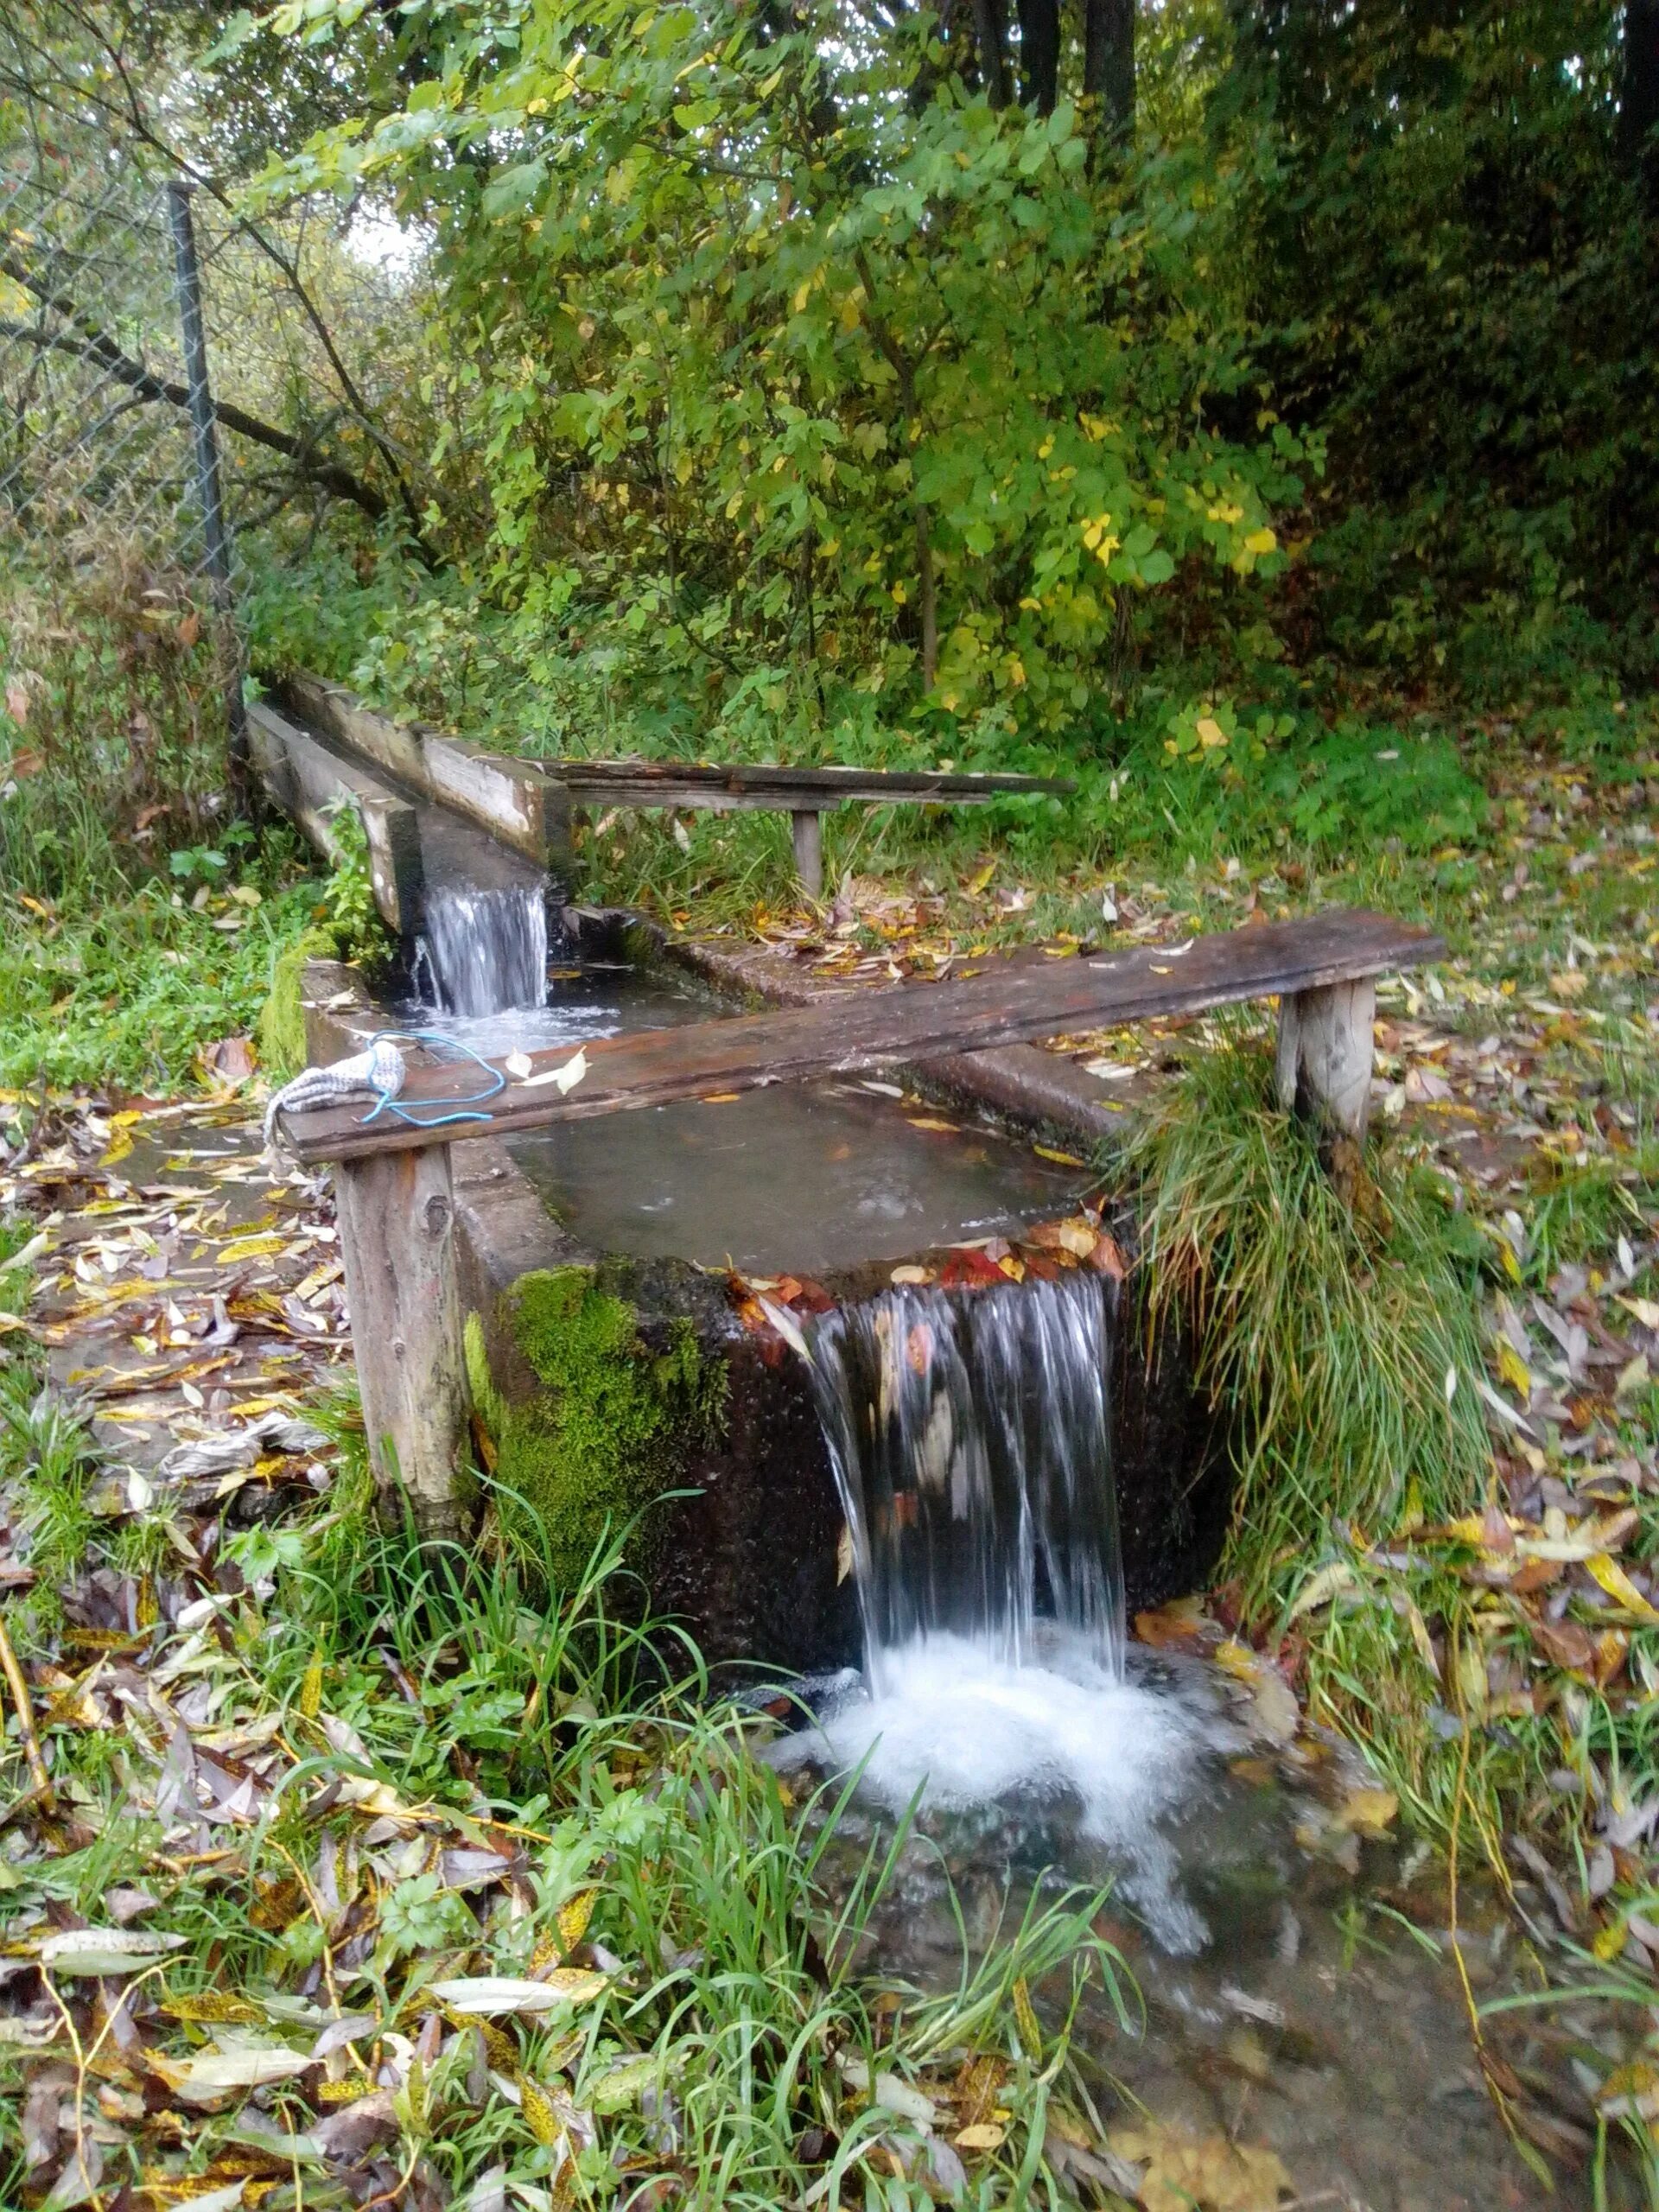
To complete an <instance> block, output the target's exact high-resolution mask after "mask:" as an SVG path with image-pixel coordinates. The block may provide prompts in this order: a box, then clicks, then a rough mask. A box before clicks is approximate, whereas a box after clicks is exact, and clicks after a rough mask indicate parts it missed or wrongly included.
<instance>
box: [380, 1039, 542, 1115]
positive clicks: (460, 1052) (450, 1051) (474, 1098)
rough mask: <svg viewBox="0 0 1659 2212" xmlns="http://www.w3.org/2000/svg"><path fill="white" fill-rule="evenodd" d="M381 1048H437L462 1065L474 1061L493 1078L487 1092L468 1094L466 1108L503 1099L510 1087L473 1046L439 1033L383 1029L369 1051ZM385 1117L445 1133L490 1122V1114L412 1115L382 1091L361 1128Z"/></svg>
mask: <svg viewBox="0 0 1659 2212" xmlns="http://www.w3.org/2000/svg"><path fill="white" fill-rule="evenodd" d="M377 1045H435V1046H437V1047H438V1048H439V1051H440V1052H441V1054H442V1055H443V1056H444V1057H446V1058H449V1059H451V1060H453V1061H455V1062H457V1063H458V1062H460V1061H462V1060H470V1061H471V1062H472V1063H473V1065H474V1067H476V1068H479V1069H481V1070H482V1071H483V1072H484V1074H485V1075H486V1076H487V1077H489V1088H488V1089H487V1090H472V1091H468V1092H467V1095H466V1096H465V1097H464V1098H463V1099H462V1100H461V1102H460V1103H461V1105H463V1106H475V1105H478V1104H479V1103H480V1102H481V1101H483V1100H484V1099H486V1098H494V1097H497V1096H499V1094H500V1093H501V1092H502V1091H504V1090H505V1089H506V1087H507V1078H506V1077H505V1076H504V1075H503V1074H502V1072H501V1071H500V1069H499V1068H493V1067H492V1066H491V1065H490V1064H489V1062H488V1061H487V1060H486V1058H484V1057H483V1055H482V1053H480V1052H474V1050H473V1048H472V1046H470V1045H463V1044H462V1043H461V1039H459V1038H458V1037H446V1036H445V1035H444V1033H443V1032H442V1030H439V1029H381V1030H377V1031H376V1033H375V1034H374V1035H373V1036H372V1037H371V1038H370V1039H369V1050H370V1051H371V1052H372V1051H373V1049H374V1047H375V1046H377ZM382 1114H395V1115H396V1116H397V1118H398V1120H399V1121H400V1122H408V1123H409V1126H410V1128H412V1129H441V1128H447V1127H448V1124H449V1123H450V1122H487V1121H489V1120H490V1119H491V1116H489V1115H488V1114H470V1113H456V1114H448V1113H446V1114H426V1115H421V1114H411V1113H410V1110H409V1109H408V1107H407V1106H400V1105H399V1104H398V1103H397V1098H396V1096H394V1095H393V1094H392V1092H391V1091H390V1090H382V1091H378V1092H377V1093H376V1095H375V1101H374V1103H373V1105H372V1106H371V1107H370V1109H369V1110H368V1112H367V1113H366V1114H365V1116H363V1119H362V1122H360V1123H359V1127H360V1128H366V1127H367V1126H368V1124H369V1123H370V1122H372V1121H374V1120H376V1119H377V1118H378V1116H380V1115H382Z"/></svg>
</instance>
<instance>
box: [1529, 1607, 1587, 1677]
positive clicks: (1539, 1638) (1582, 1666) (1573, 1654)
mask: <svg viewBox="0 0 1659 2212" xmlns="http://www.w3.org/2000/svg"><path fill="white" fill-rule="evenodd" d="M1527 1626H1528V1628H1529V1630H1530V1631H1531V1635H1532V1640H1533V1642H1534V1643H1535V1644H1536V1645H1537V1646H1538V1648H1539V1649H1540V1650H1541V1651H1542V1652H1543V1654H1544V1655H1545V1656H1546V1657H1547V1658H1548V1659H1550V1660H1553V1661H1554V1663H1555V1665H1556V1666H1558V1667H1565V1668H1567V1670H1568V1671H1569V1673H1572V1674H1575V1675H1587V1674H1588V1673H1589V1672H1590V1671H1591V1669H1592V1667H1593V1666H1594V1665H1595V1659H1596V1647H1595V1644H1594V1643H1593V1641H1592V1638H1591V1636H1590V1633H1589V1631H1588V1630H1587V1629H1582V1628H1580V1626H1579V1624H1578V1623H1577V1621H1570V1620H1559V1621H1550V1620H1546V1619H1544V1618H1543V1617H1542V1615H1541V1614H1533V1613H1529V1615H1528V1617H1527Z"/></svg>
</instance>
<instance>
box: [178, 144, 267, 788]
mask: <svg viewBox="0 0 1659 2212" xmlns="http://www.w3.org/2000/svg"><path fill="white" fill-rule="evenodd" d="M194 190H195V187H194V184H192V183H191V182H190V181H188V179H187V178H183V177H172V178H169V179H168V186H167V207H168V221H169V223H170V224H171V226H172V231H173V263H174V269H175V273H176V277H177V283H178V295H179V326H180V329H181V334H182V335H183V339H184V366H185V379H186V382H187V384H188V386H189V391H190V428H191V432H192V436H193V440H194V447H195V459H196V492H197V496H198V498H199V499H200V502H201V528H202V538H203V543H204V547H205V550H206V555H207V574H208V577H209V579H210V580H211V582H212V585H213V601H214V605H215V607H217V609H218V610H219V613H221V614H223V615H225V616H226V617H228V616H230V614H231V613H232V592H231V540H230V532H229V531H228V529H227V528H226V522H225V502H224V497H223V494H222V492H221V490H220V486H219V418H218V416H216V414H215V413H214V411H213V387H212V385H211V384H210V383H209V381H208V377H207V332H206V330H205V328H204V327H203V324H202V319H201V269H200V263H199V262H198V260H197V258H196V232H195V225H194V223H193V222H192V220H191V217H190V198H191V194H193V193H194ZM235 663H236V664H235V666H234V668H233V670H232V676H231V682H230V684H229V686H228V688H227V690H226V700H225V714H226V721H227V722H228V723H229V725H230V772H231V785H232V790H233V791H234V792H235V794H236V797H237V798H238V801H239V802H240V803H241V804H243V805H244V806H246V805H247V804H249V803H250V799H251V791H252V782H251V777H250V774H249V772H248V725H247V715H246V711H245V708H244V705H243V700H242V655H241V649H240V645H239V643H238V645H237V648H236V655H235Z"/></svg>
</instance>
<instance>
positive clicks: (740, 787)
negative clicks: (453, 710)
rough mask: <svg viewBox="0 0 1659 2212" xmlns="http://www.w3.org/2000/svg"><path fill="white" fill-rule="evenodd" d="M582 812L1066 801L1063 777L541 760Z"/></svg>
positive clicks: (1067, 782) (1070, 786)
mask: <svg viewBox="0 0 1659 2212" xmlns="http://www.w3.org/2000/svg"><path fill="white" fill-rule="evenodd" d="M534 765H535V766H537V767H539V768H540V769H541V770H542V771H543V773H544V774H546V775H549V776H551V777H553V778H555V779H556V781H558V782H559V783H561V784H563V785H564V787H565V789H566V790H567V791H569V794H570V798H571V800H572V802H573V803H574V804H576V805H579V806H642V807H683V808H684V809H686V810H687V811H690V810H694V809H698V808H701V809H703V810H718V811H726V810H735V809H738V808H746V807H753V808H765V809H767V810H772V811H774V812H785V811H787V812H789V813H819V812H823V811H824V810H827V809H829V808H831V807H836V806H845V805H848V804H852V803H854V802H857V801H861V802H863V803H865V804H869V805H874V806H880V805H893V804H907V805H916V806H930V805H949V806H983V805H987V804H989V803H990V802H991V801H992V800H994V799H999V798H1037V797H1044V796H1047V797H1051V798H1066V797H1069V796H1070V794H1071V793H1072V792H1073V791H1076V790H1077V785H1076V784H1075V783H1073V782H1072V781H1071V779H1069V778H1067V777H1065V776H1012V775H1008V776H1004V775H991V774H979V773H963V774H957V773H954V772H952V773H947V772H945V771H944V770H940V771H938V772H930V771H927V770H923V769H872V768H786V767H776V766H771V765H770V764H753V763H749V762H743V761H734V762H728V763H721V764H720V765H717V766H716V765H710V764H709V763H705V762H696V761H686V760H563V759H561V760H540V761H537V762H536V763H535V764H534Z"/></svg>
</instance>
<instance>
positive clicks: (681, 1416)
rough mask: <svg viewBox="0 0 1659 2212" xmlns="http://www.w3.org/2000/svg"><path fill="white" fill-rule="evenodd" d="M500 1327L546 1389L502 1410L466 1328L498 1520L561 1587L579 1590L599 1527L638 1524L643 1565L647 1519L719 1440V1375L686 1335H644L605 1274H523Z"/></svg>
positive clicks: (474, 1323)
mask: <svg viewBox="0 0 1659 2212" xmlns="http://www.w3.org/2000/svg"><path fill="white" fill-rule="evenodd" d="M505 1304H506V1312H507V1319H508V1325H509V1326H510V1327H511V1329H512V1334H513V1337H514V1339H515V1341H516V1342H517V1343H518V1346H519V1348H520V1350H521V1351H523V1352H524V1357H525V1358H526V1359H527V1360H528V1361H529V1363H530V1364H531V1367H532V1368H533V1369H534V1370H535V1373H536V1375H537V1379H538V1381H539V1382H540V1383H541V1384H542V1385H543V1387H542V1389H539V1390H538V1391H537V1393H536V1395H534V1396H533V1397H532V1398H531V1399H530V1400H529V1401H528V1402H524V1403H522V1404H517V1403H510V1402H507V1401H506V1400H505V1399H504V1398H503V1396H502V1395H501V1393H500V1392H499V1390H498V1389H496V1387H495V1384H494V1382H493V1378H492V1376H491V1375H490V1373H489V1364H488V1358H487V1355H486V1351H485V1345H484V1332H483V1329H482V1327H481V1325H480V1323H479V1321H478V1319H477V1317H476V1316H474V1317H473V1318H472V1319H470V1320H469V1321H468V1323H467V1364H468V1370H469V1374H470V1379H471V1383H472V1390H473V1402H474V1407H475V1408H477V1411H478V1414H479V1418H480V1421H482V1423H483V1425H484V1427H485V1428H486V1432H487V1433H488V1434H489V1436H490V1439H491V1441H492V1443H493V1446H494V1448H495V1462H496V1463H495V1468H494V1475H495V1479H496V1481H497V1483H498V1484H499V1485H500V1487H501V1491H502V1492H503V1505H504V1513H503V1519H504V1522H505V1525H506V1527H507V1529H508V1530H509V1533H510V1534H512V1535H515V1536H516V1537H517V1538H518V1540H519V1541H521V1542H523V1544H524V1548H526V1549H527V1550H528V1551H529V1552H530V1553H531V1554H532V1555H533V1556H534V1557H535V1558H536V1559H537V1560H540V1561H544V1562H545V1565H546V1567H547V1571H548V1575H549V1579H550V1582H551V1583H552V1585H553V1586H554V1587H555V1588H560V1589H563V1588H569V1587H572V1586H575V1584H576V1583H577V1582H579V1581H580V1580H581V1578H582V1574H583V1573H584V1572H585V1570H586V1568H587V1566H588V1560H589V1559H590V1558H591V1557H592V1555H593V1552H594V1547H595V1545H596V1544H597V1543H598V1542H599V1541H600V1538H601V1535H603V1533H604V1531H605V1529H606V1528H607V1524H608V1526H609V1527H611V1528H612V1529H617V1528H620V1527H621V1526H622V1525H624V1524H626V1523H628V1522H635V1523H637V1524H639V1525H638V1528H637V1531H636V1535H635V1536H634V1538H633V1540H632V1547H631V1548H632V1550H633V1551H634V1553H635V1554H636V1558H635V1563H636V1564H643V1563H644V1562H645V1557H646V1555H648V1553H649V1550H650V1548H651V1544H652V1534H653V1532H652V1526H651V1522H652V1517H653V1516H652V1515H651V1511H650V1509H651V1508H652V1505H653V1504H654V1503H656V1501H657V1500H658V1498H660V1497H662V1495H663V1493H664V1491H671V1490H672V1489H674V1488H675V1487H676V1485H677V1484H679V1483H680V1482H682V1481H683V1479H684V1477H685V1475H686V1472H687V1471H688V1469H689V1468H690V1464H691V1462H692V1460H693V1459H694V1458H695V1456H696V1454H697V1453H698V1452H701V1451H703V1450H705V1449H707V1448H708V1447H709V1446H710V1445H712V1444H713V1443H715V1441H717V1440H718V1438H719V1436H720V1433H721V1428H722V1426H723V1418H724V1408H725V1399H726V1383H727V1376H726V1363H725V1362H724V1361H723V1360H722V1359H720V1358H718V1357H715V1358H713V1359H710V1358H708V1357H705V1356H704V1354H703V1352H702V1349H701V1347H700V1346H699V1344H698V1343H697V1338H696V1331H695V1329H694V1328H693V1326H692V1325H691V1323H690V1321H689V1320H687V1319H683V1317H676V1318H674V1319H671V1320H669V1321H667V1322H666V1323H664V1324H662V1325H660V1326H657V1327H653V1328H652V1332H651V1334H652V1337H653V1338H658V1339H659V1341H658V1343H656V1344H652V1343H648V1342H647V1341H646V1337H645V1333H644V1332H642V1329H641V1325H640V1320H639V1313H637V1311H636V1310H635V1308H634V1306H632V1304H631V1303H630V1302H629V1300H627V1299H626V1298H625V1297H623V1296H621V1295H620V1293H619V1291H618V1289H617V1287H615V1286H614V1284H613V1283H611V1282H609V1281H607V1280H606V1278H605V1275H604V1274H603V1273H602V1271H601V1270H600V1269H597V1268H557V1269H554V1270H550V1271H549V1270H541V1271H538V1272H537V1273H535V1274H527V1275H523V1276H521V1277H520V1278H519V1280H518V1282H516V1283H515V1284H514V1285H513V1287H512V1290H511V1291H509V1292H508V1293H507V1295H506V1301H505Z"/></svg>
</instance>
